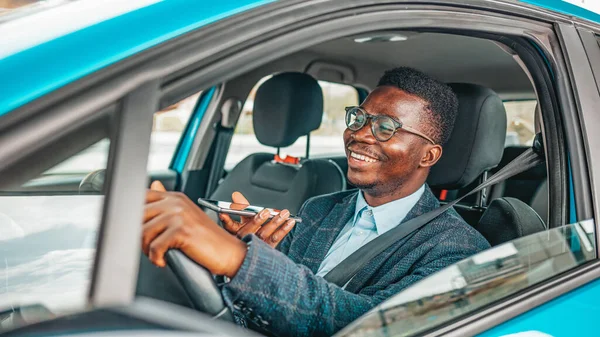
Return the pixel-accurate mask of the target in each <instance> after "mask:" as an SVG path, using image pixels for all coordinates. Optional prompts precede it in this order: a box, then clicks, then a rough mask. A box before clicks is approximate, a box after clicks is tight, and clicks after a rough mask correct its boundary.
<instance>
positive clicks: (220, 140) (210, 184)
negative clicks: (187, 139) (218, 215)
mask: <svg viewBox="0 0 600 337" xmlns="http://www.w3.org/2000/svg"><path fill="white" fill-rule="evenodd" d="M217 128H218V129H217V138H216V140H215V148H214V150H215V152H214V153H215V156H214V158H213V161H212V165H211V167H210V172H209V175H208V181H207V184H206V192H205V195H206V196H207V197H210V196H211V195H212V193H213V192H214V191H215V190H216V189H217V186H219V179H221V178H222V177H223V165H224V164H225V160H226V159H227V149H228V148H229V144H230V143H231V139H232V138H233V131H234V130H233V128H225V127H222V126H218V127H217Z"/></svg>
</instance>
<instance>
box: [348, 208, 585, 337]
mask: <svg viewBox="0 0 600 337" xmlns="http://www.w3.org/2000/svg"><path fill="white" fill-rule="evenodd" d="M594 226H595V225H594V222H593V221H591V220H589V221H585V222H580V223H576V224H572V225H567V226H563V227H559V228H555V229H551V230H548V231H544V232H540V233H536V234H532V235H529V236H526V237H522V238H519V239H517V240H513V241H511V242H508V243H504V244H501V245H499V246H496V247H493V248H491V249H488V250H486V251H483V252H481V253H479V254H476V255H474V256H472V257H470V258H467V259H465V260H463V261H460V262H458V263H456V264H454V265H452V266H449V267H447V268H445V269H443V270H441V271H439V272H438V273H436V274H434V275H432V276H430V277H428V278H426V279H424V280H422V281H420V282H418V283H416V284H414V285H413V286H411V287H409V288H407V289H406V290H404V291H403V292H401V293H399V294H398V295H396V296H394V297H392V298H391V299H389V300H388V301H386V302H384V303H382V304H381V305H379V306H377V307H376V308H374V309H373V310H371V311H370V312H368V313H367V314H366V315H364V316H363V317H362V318H360V319H358V320H357V321H356V322H354V323H353V324H351V325H350V326H348V327H347V328H345V329H344V330H342V331H340V332H339V333H338V334H337V335H336V336H338V337H350V336H381V337H387V336H410V335H413V334H416V333H420V332H424V331H426V330H429V329H432V328H434V327H437V326H439V325H441V324H443V323H446V322H449V321H450V320H453V319H456V318H458V317H460V316H462V315H465V314H467V313H472V312H473V311H475V310H477V309H480V308H482V307H484V306H487V305H489V304H492V303H494V302H495V301H498V300H500V299H502V298H504V297H506V296H508V295H511V294H514V293H517V292H518V291H520V290H523V289H525V288H527V287H530V286H532V285H535V284H537V283H540V282H542V281H544V280H547V279H549V278H551V277H553V276H555V275H558V274H560V273H562V272H564V271H566V270H569V269H571V268H574V267H576V266H578V265H580V264H582V263H584V262H586V261H589V260H591V259H594V258H595V257H596V249H595V239H594Z"/></svg>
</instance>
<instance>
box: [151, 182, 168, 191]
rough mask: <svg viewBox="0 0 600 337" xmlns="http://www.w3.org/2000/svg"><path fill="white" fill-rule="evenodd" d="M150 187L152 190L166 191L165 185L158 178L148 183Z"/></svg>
mask: <svg viewBox="0 0 600 337" xmlns="http://www.w3.org/2000/svg"><path fill="white" fill-rule="evenodd" d="M150 189H151V190H153V191H159V192H166V191H167V189H166V188H165V186H164V185H163V184H162V183H161V182H160V181H159V180H155V181H153V182H152V184H151V185H150Z"/></svg>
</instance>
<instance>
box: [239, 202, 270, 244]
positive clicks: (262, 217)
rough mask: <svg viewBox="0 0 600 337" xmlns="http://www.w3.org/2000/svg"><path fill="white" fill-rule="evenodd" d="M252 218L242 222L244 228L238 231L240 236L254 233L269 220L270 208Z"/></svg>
mask: <svg viewBox="0 0 600 337" xmlns="http://www.w3.org/2000/svg"><path fill="white" fill-rule="evenodd" d="M251 219H252V220H250V221H247V222H244V223H242V228H240V229H239V231H238V232H237V237H238V238H240V239H241V238H243V237H244V236H246V235H248V234H254V233H256V231H257V230H258V229H259V228H260V227H261V226H262V225H263V224H264V223H265V222H266V221H267V220H269V210H267V209H263V210H262V211H260V213H258V214H257V215H255V216H254V217H253V218H251Z"/></svg>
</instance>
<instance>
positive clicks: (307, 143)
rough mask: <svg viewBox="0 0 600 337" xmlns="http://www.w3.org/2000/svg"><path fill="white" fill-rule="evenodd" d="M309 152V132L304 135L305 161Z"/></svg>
mask: <svg viewBox="0 0 600 337" xmlns="http://www.w3.org/2000/svg"><path fill="white" fill-rule="evenodd" d="M309 151H310V132H309V133H308V134H306V156H305V157H304V158H305V159H308V153H309Z"/></svg>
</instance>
